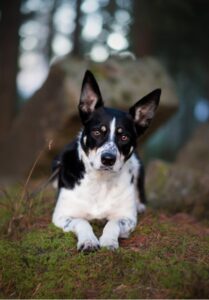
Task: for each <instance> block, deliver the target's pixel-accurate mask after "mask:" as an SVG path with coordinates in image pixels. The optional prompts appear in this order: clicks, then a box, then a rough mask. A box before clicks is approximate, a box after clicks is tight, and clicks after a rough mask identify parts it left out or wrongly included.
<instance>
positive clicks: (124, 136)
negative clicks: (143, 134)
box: [120, 134, 129, 142]
mask: <svg viewBox="0 0 209 300" xmlns="http://www.w3.org/2000/svg"><path fill="white" fill-rule="evenodd" d="M120 139H121V141H122V142H126V141H128V139H129V137H128V136H127V135H125V134H122V135H121V137H120Z"/></svg>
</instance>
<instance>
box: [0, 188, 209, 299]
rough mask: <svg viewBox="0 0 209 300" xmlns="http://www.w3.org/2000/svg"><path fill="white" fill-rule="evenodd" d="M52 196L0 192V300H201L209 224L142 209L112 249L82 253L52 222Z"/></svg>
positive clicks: (206, 285)
mask: <svg viewBox="0 0 209 300" xmlns="http://www.w3.org/2000/svg"><path fill="white" fill-rule="evenodd" d="M54 199H55V192H54V191H52V190H51V189H49V188H48V189H47V190H46V191H45V192H44V193H42V194H41V195H39V196H38V197H37V198H36V199H35V200H34V199H33V200H29V199H28V197H27V194H26V193H25V192H24V193H23V190H22V188H17V187H14V188H10V189H6V190H5V189H2V191H0V208H1V210H0V226H1V227H0V228H1V240H0V257H1V259H0V297H1V298H74V299H75V298H77V299H79V298H88V299H92V298H126V299H127V298H208V296H209V224H208V223H204V222H199V221H197V220H195V219H194V218H193V217H191V216H189V215H188V214H185V213H178V214H175V215H169V214H167V213H165V212H163V211H154V210H152V209H151V208H148V210H147V212H146V213H145V214H143V215H142V216H139V222H138V226H137V228H136V230H135V231H134V232H133V233H132V235H131V236H130V238H129V239H127V240H121V241H120V248H119V249H118V250H116V251H114V252H112V251H108V250H105V249H102V250H99V251H97V252H95V253H90V254H88V255H85V254H83V253H78V252H77V250H76V239H75V237H74V235H73V234H71V233H64V232H63V231H62V230H60V229H58V228H56V227H55V226H53V225H52V224H51V214H52V210H53V207H54ZM93 227H94V230H95V232H96V234H98V235H99V234H100V233H101V230H102V226H101V225H100V224H97V223H95V224H93Z"/></svg>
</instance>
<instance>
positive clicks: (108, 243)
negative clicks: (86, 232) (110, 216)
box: [99, 236, 119, 251]
mask: <svg viewBox="0 0 209 300" xmlns="http://www.w3.org/2000/svg"><path fill="white" fill-rule="evenodd" d="M99 242H100V247H103V248H107V249H109V250H112V251H114V250H116V249H118V247H119V243H118V240H116V239H112V238H110V237H102V236H101V238H100V239H99Z"/></svg>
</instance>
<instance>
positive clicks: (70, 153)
mask: <svg viewBox="0 0 209 300" xmlns="http://www.w3.org/2000/svg"><path fill="white" fill-rule="evenodd" d="M58 165H60V166H61V168H60V172H59V179H58V186H59V188H61V187H65V188H68V189H73V188H74V186H75V185H76V184H79V182H80V180H81V179H82V178H83V177H84V173H85V167H84V164H83V162H82V161H81V160H80V158H79V153H78V139H75V140H73V141H72V142H71V143H70V144H68V145H67V146H65V148H64V149H63V151H62V152H61V153H60V154H59V155H58V156H57V157H56V158H55V159H54V162H53V165H52V168H53V169H56V167H57V166H58Z"/></svg>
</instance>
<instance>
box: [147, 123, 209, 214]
mask: <svg viewBox="0 0 209 300" xmlns="http://www.w3.org/2000/svg"><path fill="white" fill-rule="evenodd" d="M208 136H209V124H207V125H204V126H201V127H199V128H198V129H197V130H196V131H195V133H194V136H193V137H192V138H191V140H190V141H189V142H188V144H186V145H185V147H184V148H183V149H182V150H181V151H180V153H179V155H178V157H177V160H176V162H175V163H174V164H168V163H165V162H163V161H159V160H156V161H152V162H151V163H150V164H149V165H148V168H147V178H146V179H147V180H146V182H147V194H148V200H149V203H150V205H151V206H152V207H154V208H156V209H166V210H168V211H170V212H172V213H176V212H182V211H183V212H187V213H191V214H192V215H194V216H195V217H197V218H209V155H208V154H209V143H208V140H207V137H208Z"/></svg>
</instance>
